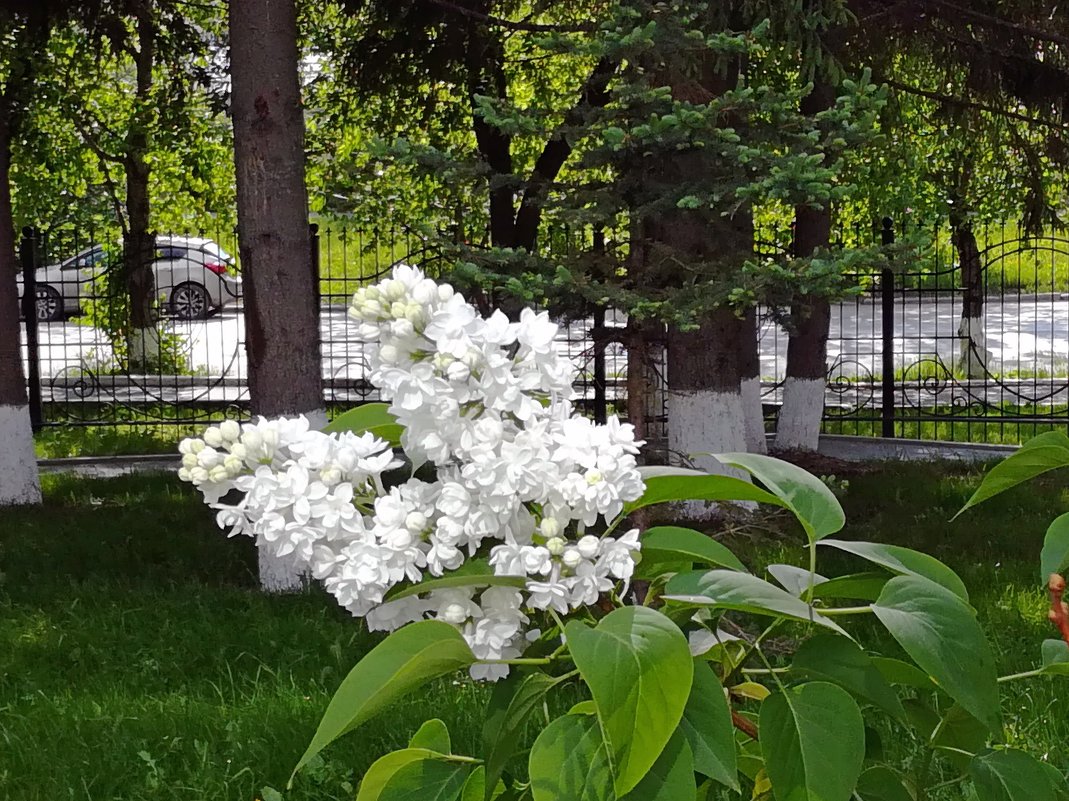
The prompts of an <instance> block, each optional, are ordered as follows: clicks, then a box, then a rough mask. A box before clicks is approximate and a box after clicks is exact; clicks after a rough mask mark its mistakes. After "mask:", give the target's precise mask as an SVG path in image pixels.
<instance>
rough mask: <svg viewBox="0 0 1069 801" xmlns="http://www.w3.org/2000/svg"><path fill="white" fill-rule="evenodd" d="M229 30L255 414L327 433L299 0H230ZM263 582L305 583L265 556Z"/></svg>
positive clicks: (272, 586)
mask: <svg viewBox="0 0 1069 801" xmlns="http://www.w3.org/2000/svg"><path fill="white" fill-rule="evenodd" d="M229 23H230V46H231V79H232V84H233V89H232V111H233V121H234V162H235V168H236V170H235V171H236V178H237V198H238V228H239V252H240V254H241V270H242V279H243V286H244V296H245V332H246V338H245V349H246V352H247V354H248V363H249V394H250V396H251V400H252V411H253V413H254V414H262V415H264V416H268V417H276V416H280V415H297V414H305V415H308V416H309V417H310V418H312V419H313V424H316V423H318V424H320V425H322V424H323V423H324V422H325V415H324V414H323V411H322V410H323V405H324V404H323V379H322V374H321V366H320V354H319V292H318V286H317V276H316V275H315V274H314V262H313V259H312V251H311V234H310V231H309V225H308V196H307V191H306V189H305V183H304V169H305V156H304V116H303V111H302V108H301V97H300V83H299V79H298V57H299V56H298V50H297V14H296V8H295V4H294V0H231V2H230V4H229ZM260 578H261V585H262V586H263V588H264V589H265V590H268V591H274V592H281V591H286V590H293V589H298V588H300V586H301V584H302V581H301V577H300V576H299V575H298V574H297V573H296V572H295V571H293V570H292V569H287V567H286V566H285V565H281V564H276V563H274V562H272V561H271V560H265V558H264V557H263V556H262V555H261V559H260Z"/></svg>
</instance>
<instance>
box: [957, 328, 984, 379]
mask: <svg viewBox="0 0 1069 801" xmlns="http://www.w3.org/2000/svg"><path fill="white" fill-rule="evenodd" d="M958 336H959V337H961V339H959V340H958V363H957V365H956V367H955V369H956V370H957V371H958V372H959V373H961V374H963V375H964V376H965V377H966V378H983V377H984V376H985V375H987V364H988V362H989V361H990V360H991V356H992V354H991V351H989V350H988V349H987V333H986V332H985V331H984V318H983V317H962V318H961V323H959V324H958Z"/></svg>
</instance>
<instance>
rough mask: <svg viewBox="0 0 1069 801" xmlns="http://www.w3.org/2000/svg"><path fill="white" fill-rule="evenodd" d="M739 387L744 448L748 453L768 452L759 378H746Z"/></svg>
mask: <svg viewBox="0 0 1069 801" xmlns="http://www.w3.org/2000/svg"><path fill="white" fill-rule="evenodd" d="M739 389H740V392H741V395H742V415H743V419H744V421H745V432H746V433H745V439H746V450H747V451H748V452H749V453H768V439H767V437H766V436H765V412H764V408H763V407H762V406H761V379H760V378H747V379H746V380H744V381H743V382H742V384H741V385H740V387H739Z"/></svg>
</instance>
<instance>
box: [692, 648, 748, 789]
mask: <svg viewBox="0 0 1069 801" xmlns="http://www.w3.org/2000/svg"><path fill="white" fill-rule="evenodd" d="M679 728H680V730H681V731H682V732H683V734H684V735H686V738H687V742H688V743H690V750H691V754H692V755H693V758H694V770H695V771H697V772H698V773H700V774H701V775H703V776H708V777H709V778H710V779H714V780H715V781H717V782H719V783H720V784H723V785H725V786H726V787H730V788H731V789H732V790H734V791H735V792H739V777H738V766H737V764H736V762H735V729H734V727H733V726H732V724H731V709H730V708H729V707H728V701H727V696H726V695H725V694H724V687H723V685H721V684H720V681H719V680H718V679H717V677H716V673H714V672H713V669H712V668H711V667H710V666H709V665H707V664H706V663H704V662H702V661H700V660H698V661H695V663H694V683H693V684H692V685H691V688H690V697H689V698H688V699H687V706H686V708H685V709H684V710H683V719H682V720H681V721H680V723H679Z"/></svg>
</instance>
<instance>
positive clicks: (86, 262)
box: [60, 249, 104, 270]
mask: <svg viewBox="0 0 1069 801" xmlns="http://www.w3.org/2000/svg"><path fill="white" fill-rule="evenodd" d="M103 259H104V251H103V250H101V249H94V250H91V251H89V252H88V253H81V254H79V255H77V256H75V257H74V258H71V259H67V260H66V261H65V262H63V264H61V265H60V267H61V269H64V270H81V269H84V268H86V267H92V266H93V265H94V264H96V263H97V262H99V261H102V260H103Z"/></svg>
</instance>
